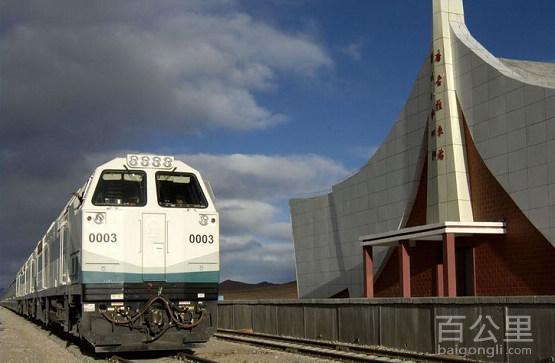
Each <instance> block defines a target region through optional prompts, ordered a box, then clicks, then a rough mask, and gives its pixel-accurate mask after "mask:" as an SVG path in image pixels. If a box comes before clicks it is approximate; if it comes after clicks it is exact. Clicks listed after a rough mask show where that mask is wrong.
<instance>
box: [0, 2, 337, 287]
mask: <svg viewBox="0 0 555 363" xmlns="http://www.w3.org/2000/svg"><path fill="white" fill-rule="evenodd" d="M106 4H107V3H105V2H94V1H92V2H91V1H74V0H60V1H57V2H55V3H46V2H44V1H40V0H29V1H24V2H17V1H12V2H8V3H6V4H2V5H0V7H1V8H2V11H1V12H0V23H1V24H2V26H1V27H0V54H2V61H1V62H0V79H2V89H3V90H9V92H3V93H2V97H0V109H1V110H2V117H0V127H1V128H2V132H1V133H0V170H9V173H5V175H3V179H2V183H0V195H2V201H1V208H0V235H2V240H1V241H0V244H1V245H0V247H2V249H3V251H4V252H5V253H4V254H2V256H0V286H1V285H3V284H6V283H7V282H8V279H9V278H10V276H13V273H14V272H15V271H14V268H13V266H11V265H8V264H7V263H5V262H6V261H21V260H23V259H24V258H25V257H26V256H27V254H28V252H29V251H30V250H31V248H32V246H33V245H34V244H35V243H36V241H37V240H38V238H39V237H40V236H41V235H42V234H43V233H44V230H45V229H46V228H47V227H48V225H49V223H50V222H51V221H52V219H53V218H54V217H55V216H56V215H57V213H58V212H59V211H60V209H61V208H62V207H63V205H64V203H65V202H66V201H67V199H68V197H69V196H70V194H71V192H73V191H74V190H75V188H76V187H78V186H79V185H80V184H81V183H83V182H84V180H85V178H86V176H87V172H88V171H89V170H90V169H91V168H93V167H94V166H96V165H98V164H99V163H100V162H101V161H105V160H108V159H110V158H111V157H112V156H113V155H114V154H116V152H115V151H114V150H121V149H122V148H124V147H126V148H127V147H129V148H133V147H137V145H149V144H156V143H159V141H158V140H159V138H160V137H163V136H168V135H170V136H174V135H183V134H187V133H188V134H189V135H193V136H192V137H194V135H196V134H198V133H202V132H204V131H205V130H206V129H210V128H218V129H228V130H258V129H264V128H269V127H272V126H273V125H276V124H279V123H281V122H284V121H286V120H287V115H284V114H282V112H280V110H271V109H269V108H268V107H267V106H265V105H263V104H261V103H260V102H259V100H258V99H257V96H258V95H259V94H260V93H261V92H272V91H274V90H275V89H277V88H279V86H280V81H281V80H282V79H283V78H284V77H288V76H294V77H306V78H310V77H314V76H316V75H317V74H318V72H320V71H321V70H325V69H329V68H330V67H333V61H332V60H331V58H330V56H329V54H328V51H327V50H326V49H325V47H324V46H323V45H322V44H320V43H319V42H318V41H317V40H316V39H315V38H312V37H310V36H309V35H307V34H302V33H301V34H291V33H288V32H286V31H284V30H282V29H278V28H277V27H275V26H273V25H270V24H267V23H264V22H262V21H259V20H256V19H253V18H252V17H250V16H249V15H248V14H246V13H244V12H241V11H239V10H238V9H239V7H237V6H236V4H235V2H234V1H231V0H229V1H228V0H215V1H204V0H202V1H201V0H191V1H186V2H185V1H177V0H168V1H163V2H154V1H146V0H134V1H118V2H110V5H109V6H107V5H106ZM122 145H123V146H122ZM187 158H189V159H190V161H191V163H192V164H194V165H195V166H197V167H198V168H199V169H200V170H201V171H202V172H204V173H206V174H207V175H208V176H209V179H210V181H211V182H212V184H213V185H214V189H215V191H216V193H217V195H218V197H219V198H220V200H221V202H222V203H223V205H224V206H226V204H225V203H227V208H228V210H229V211H230V213H229V217H228V218H227V219H228V220H229V223H228V226H227V227H225V226H224V233H226V231H225V230H227V231H229V232H228V234H229V236H230V237H234V238H235V237H237V238H243V239H249V240H254V241H259V243H261V245H262V247H260V248H261V249H260V250H261V251H262V250H264V251H269V253H270V255H269V256H267V257H265V258H270V259H271V258H273V257H271V256H274V255H272V253H274V252H272V251H275V250H274V249H272V248H274V247H272V248H269V247H268V248H269V249H266V248H267V247H265V246H266V244H267V243H273V242H275V241H278V242H276V243H278V244H279V243H283V242H284V241H285V240H286V239H287V235H288V226H287V225H288V223H287V220H285V219H284V215H286V214H287V213H286V211H284V210H283V209H282V207H281V206H280V205H279V203H280V201H281V202H283V201H284V200H285V199H287V198H288V197H289V196H291V195H292V194H294V193H296V192H299V191H304V190H314V189H319V188H322V187H323V186H325V187H329V184H327V183H328V182H329V181H330V180H334V179H336V178H337V177H338V176H339V175H342V174H343V173H344V171H345V170H344V168H343V167H342V166H340V165H337V164H336V163H334V162H333V161H332V160H329V159H326V158H322V157H319V156H315V155H301V156H265V155H208V154H198V155H189V156H187V157H186V160H187ZM226 201H227V202H226ZM241 203H242V204H241ZM21 220H26V221H28V222H26V223H25V224H22V223H21ZM224 220H225V218H224ZM249 221H256V223H257V227H256V228H251V227H252V225H251V224H250V223H249ZM239 236H241V237H239ZM268 241H270V242H268ZM7 245H9V246H13V245H18V246H21V248H17V249H12V248H5V247H6V246H7ZM276 253H277V252H276ZM261 255H262V253H261ZM250 263H251V264H252V266H255V264H256V261H252V262H250ZM253 268H254V267H253ZM276 268H277V267H276ZM276 271H277V270H276ZM280 271H281V270H280ZM289 271H290V267H289ZM278 272H279V271H278ZM278 272H276V273H278Z"/></svg>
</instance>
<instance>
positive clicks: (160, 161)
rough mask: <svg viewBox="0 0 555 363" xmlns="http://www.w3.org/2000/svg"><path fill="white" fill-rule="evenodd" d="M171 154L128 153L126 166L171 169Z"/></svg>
mask: <svg viewBox="0 0 555 363" xmlns="http://www.w3.org/2000/svg"><path fill="white" fill-rule="evenodd" d="M173 164H174V158H173V156H166V155H149V154H128V155H127V166H129V167H130V168H139V169H144V168H154V169H171V168H173Z"/></svg>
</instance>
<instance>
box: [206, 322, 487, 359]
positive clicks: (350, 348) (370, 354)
mask: <svg viewBox="0 0 555 363" xmlns="http://www.w3.org/2000/svg"><path fill="white" fill-rule="evenodd" d="M214 336H215V337H217V338H219V339H224V340H232V341H237V342H243V343H250V344H254V345H266V346H268V347H274V348H278V349H284V350H296V351H298V352H304V353H308V354H315V355H322V356H329V357H335V358H336V359H341V360H348V361H359V362H406V361H416V362H456V363H470V362H479V361H477V360H470V359H468V358H462V357H454V356H445V355H433V354H429V353H418V352H409V351H402V350H396V349H388V348H383V347H379V348H378V347H371V346H365V345H359V344H349V343H340V342H331V341H322V340H314V339H305V338H293V337H283V336H277V335H271V334H263V333H252V332H243V331H236V330H228V329H218V332H217V333H216V334H214ZM320 351H321V352H322V353H319V352H320ZM328 354H329V355H328Z"/></svg>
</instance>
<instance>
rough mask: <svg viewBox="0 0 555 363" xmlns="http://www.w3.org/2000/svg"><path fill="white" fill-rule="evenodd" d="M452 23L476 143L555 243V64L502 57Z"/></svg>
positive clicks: (460, 86) (458, 70) (460, 95)
mask: <svg viewBox="0 0 555 363" xmlns="http://www.w3.org/2000/svg"><path fill="white" fill-rule="evenodd" d="M451 26H452V29H453V33H454V34H455V36H456V41H455V42H454V47H453V49H454V52H453V53H454V58H455V62H454V63H455V68H454V71H455V77H456V83H457V85H458V86H457V87H458V89H457V96H458V98H459V101H460V103H461V106H462V110H463V113H464V115H465V117H466V121H467V123H468V126H469V128H470V132H471V134H472V138H473V140H474V143H475V144H476V148H477V149H478V151H479V153H480V155H481V156H482V158H483V159H484V161H485V163H486V165H487V167H488V169H489V170H490V171H491V172H492V174H493V175H494V176H495V177H496V178H497V180H498V181H499V183H500V184H501V185H502V186H503V188H504V189H505V190H506V191H507V192H508V193H509V195H510V196H511V198H512V199H513V200H514V201H515V202H516V204H517V205H518V207H519V208H520V209H521V210H522V211H523V212H524V214H525V215H526V216H527V217H528V219H530V221H531V222H532V223H533V224H534V226H535V227H536V228H538V229H539V230H540V231H541V232H542V233H543V235H544V236H545V237H546V238H547V239H548V240H549V241H550V242H551V243H552V244H553V245H554V246H555V64H541V63H539V64H538V63H536V64H535V63H534V62H519V61H503V60H500V59H498V58H495V57H494V56H493V55H492V54H491V53H489V52H488V51H487V50H486V49H485V48H484V47H483V46H481V45H480V44H479V43H478V42H477V41H476V40H475V39H474V38H473V37H472V35H470V33H469V32H468V29H467V28H466V26H465V25H464V24H462V23H457V22H452V23H451ZM536 69H537V72H535V70H536ZM550 71H551V73H550Z"/></svg>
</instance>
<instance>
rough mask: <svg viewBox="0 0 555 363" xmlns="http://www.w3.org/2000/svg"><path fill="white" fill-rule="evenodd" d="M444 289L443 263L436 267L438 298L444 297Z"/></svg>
mask: <svg viewBox="0 0 555 363" xmlns="http://www.w3.org/2000/svg"><path fill="white" fill-rule="evenodd" d="M444 289H445V288H444V287H443V263H441V262H440V263H438V264H437V265H436V294H437V296H439V297H441V296H444V292H445V291H444Z"/></svg>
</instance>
